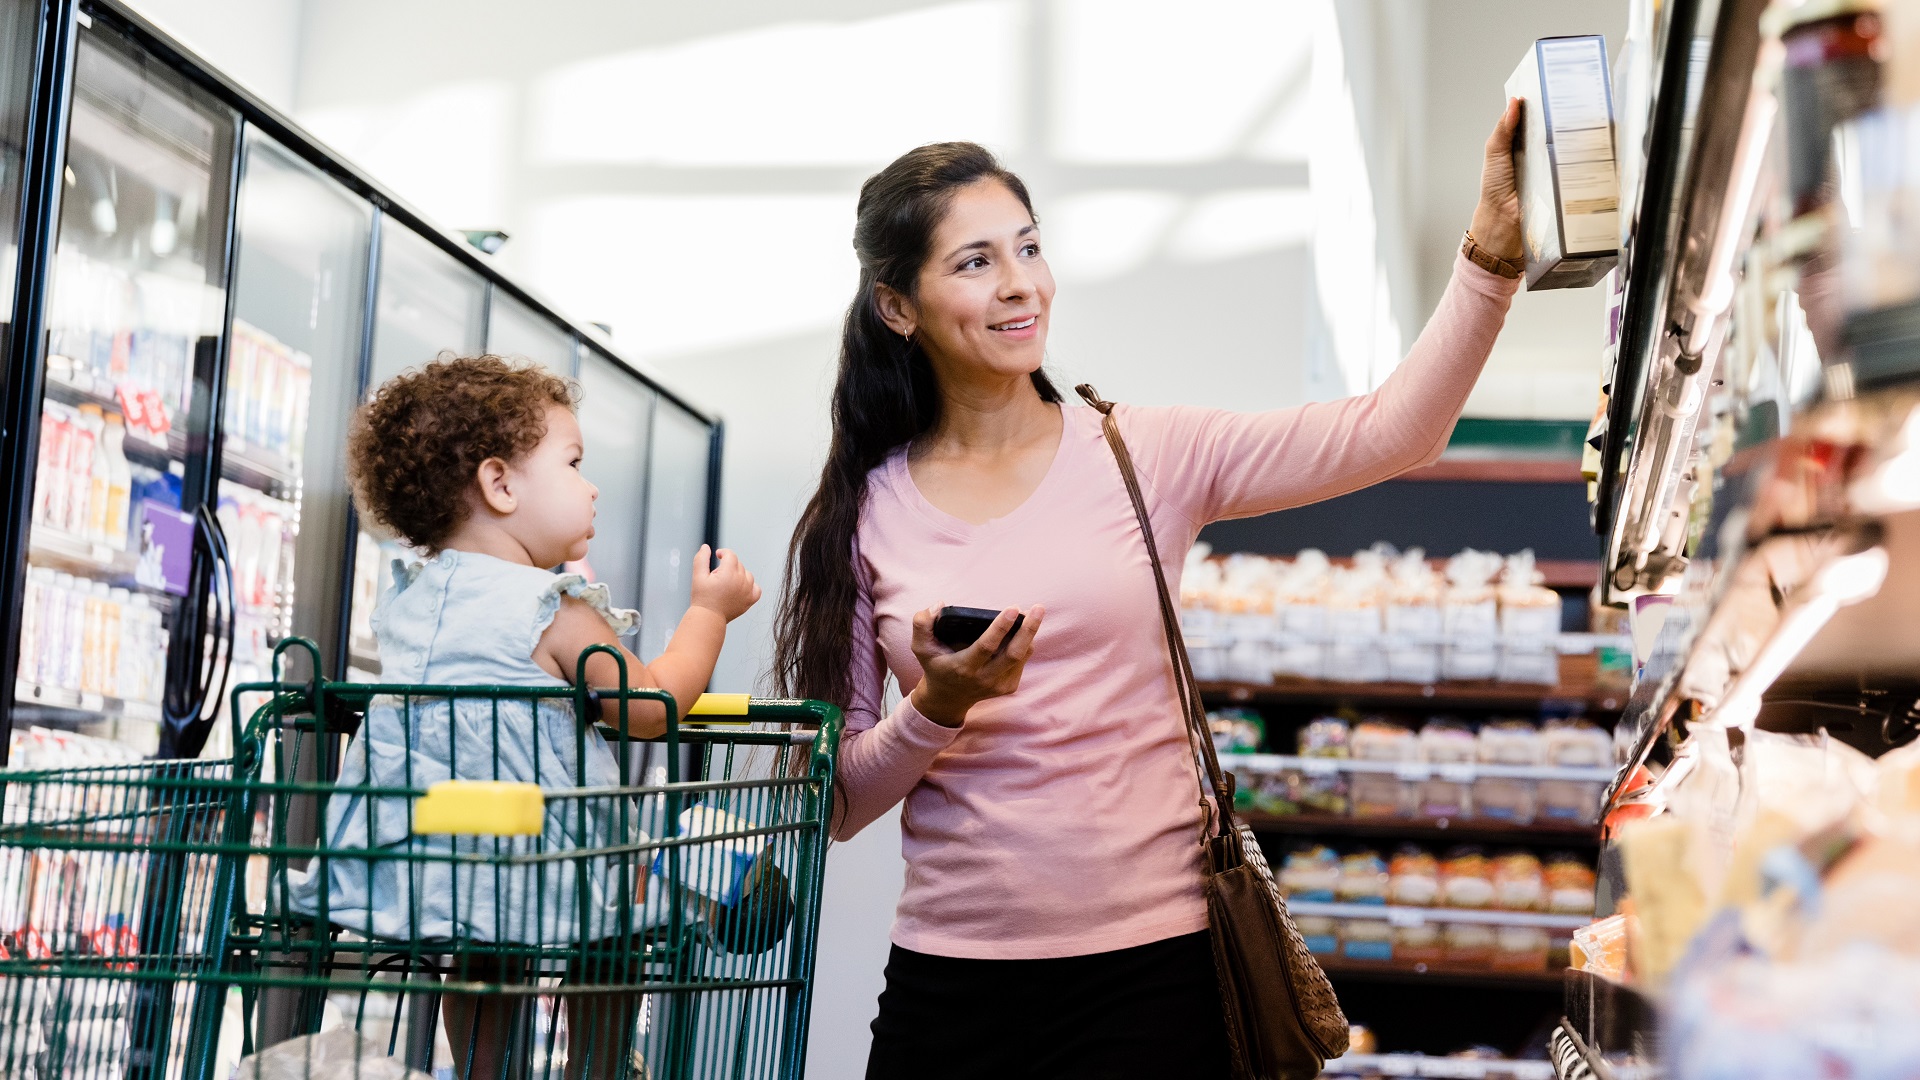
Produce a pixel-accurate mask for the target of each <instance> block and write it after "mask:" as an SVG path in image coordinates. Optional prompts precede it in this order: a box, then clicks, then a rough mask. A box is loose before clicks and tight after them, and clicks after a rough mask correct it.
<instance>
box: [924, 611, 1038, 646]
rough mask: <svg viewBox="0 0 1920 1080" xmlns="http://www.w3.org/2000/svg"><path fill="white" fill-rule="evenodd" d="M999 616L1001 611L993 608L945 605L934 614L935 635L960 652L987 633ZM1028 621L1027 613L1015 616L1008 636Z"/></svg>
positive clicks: (939, 640)
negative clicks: (937, 613)
mask: <svg viewBox="0 0 1920 1080" xmlns="http://www.w3.org/2000/svg"><path fill="white" fill-rule="evenodd" d="M999 617H1000V612H999V611H997V610H995V609H993V608H982V607H943V608H941V609H940V614H939V615H936V616H934V620H933V637H934V640H936V641H938V642H939V643H940V644H942V645H945V646H946V647H947V648H949V649H952V650H953V651H955V652H959V651H960V650H961V649H964V648H966V647H967V646H969V645H972V644H973V643H974V642H976V641H979V640H980V635H981V634H984V633H986V632H987V627H989V626H992V625H993V620H995V619H997V618H999ZM1026 621H1027V617H1026V616H1025V615H1016V616H1014V618H1013V629H1011V630H1008V631H1007V636H1008V637H1012V636H1013V635H1015V634H1017V633H1019V632H1020V624H1021V623H1023V622H1026Z"/></svg>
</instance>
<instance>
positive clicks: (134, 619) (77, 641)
mask: <svg viewBox="0 0 1920 1080" xmlns="http://www.w3.org/2000/svg"><path fill="white" fill-rule="evenodd" d="M20 621H21V627H22V634H23V637H22V642H21V648H20V656H19V667H18V670H17V675H18V678H19V679H20V681H21V682H24V683H28V684H30V685H33V686H38V687H46V688H51V689H54V690H64V691H68V692H70V693H75V694H100V695H103V696H105V697H113V698H119V699H122V700H125V701H135V702H143V703H149V704H154V703H158V702H159V700H160V695H161V690H162V689H163V687H164V685H165V678H166V672H165V662H166V651H167V640H166V631H165V628H164V627H163V626H162V622H161V616H160V612H158V611H157V610H155V609H154V608H153V607H152V606H151V605H149V603H148V601H147V597H145V596H144V595H139V594H134V593H130V592H129V591H128V590H126V589H116V588H111V587H109V586H108V585H106V584H105V583H103V582H94V581H87V580H86V579H84V578H76V577H74V576H73V575H71V574H64V573H56V572H54V571H52V570H50V569H47V568H45V567H34V568H32V569H30V570H29V571H28V572H27V581H26V587H25V589H24V590H23V595H22V598H21V613H20ZM29 628H31V630H32V633H31V634H27V633H26V631H27V630H28V629H29Z"/></svg>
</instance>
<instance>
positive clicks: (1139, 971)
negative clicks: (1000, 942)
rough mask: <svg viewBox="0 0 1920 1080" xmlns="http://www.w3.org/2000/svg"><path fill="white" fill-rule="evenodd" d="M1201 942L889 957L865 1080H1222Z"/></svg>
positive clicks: (1214, 993)
mask: <svg viewBox="0 0 1920 1080" xmlns="http://www.w3.org/2000/svg"><path fill="white" fill-rule="evenodd" d="M1229 1072H1230V1068H1229V1064H1228V1058H1227V1035H1226V1026H1225V1024H1224V1023H1223V1022H1222V1020H1221V1014H1220V992H1219V989H1218V987H1217V984H1216V983H1215V982H1214V975H1213V947H1212V945H1211V943H1210V942H1209V941H1208V938H1207V934H1206V933H1205V932H1204V931H1203V932H1201V933H1198V934H1188V935H1186V936H1184V937H1177V938H1168V939H1167V940H1165V941H1156V942H1152V943H1150V944H1147V945H1138V946H1135V947H1134V948H1131V949H1120V950H1117V951H1115V952H1105V953H1094V954H1092V955H1090V956H1066V957H1060V958H1058V959H1047V960H963V959H956V958H954V957H947V956H928V955H927V954H925V953H917V952H912V951H910V950H907V949H902V948H900V947H899V946H897V945H896V946H894V948H893V952H892V954H891V955H890V956H889V957H888V959H887V988H886V990H885V991H883V992H882V993H881V995H880V1015H879V1016H878V1017H876V1018H875V1019H874V1021H873V1049H872V1051H871V1052H870V1054H869V1056H868V1058H867V1080H909V1078H911V1080H941V1078H944V1077H954V1078H956V1080H958V1078H962V1077H964V1078H966V1080H976V1078H981V1077H992V1078H994V1080H1017V1078H1020V1077H1034V1078H1036V1080H1038V1078H1041V1077H1045V1078H1047V1080H1134V1078H1136V1077H1137V1078H1139V1080H1148V1078H1152V1080H1226V1078H1227V1077H1228V1075H1229Z"/></svg>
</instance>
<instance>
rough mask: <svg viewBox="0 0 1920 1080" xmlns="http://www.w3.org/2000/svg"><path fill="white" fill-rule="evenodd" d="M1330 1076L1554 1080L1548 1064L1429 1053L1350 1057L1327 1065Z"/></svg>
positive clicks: (1468, 1079) (1465, 1079)
mask: <svg viewBox="0 0 1920 1080" xmlns="http://www.w3.org/2000/svg"><path fill="white" fill-rule="evenodd" d="M1323 1071H1324V1072H1326V1073H1333V1074H1335V1075H1338V1074H1341V1073H1343V1072H1354V1073H1360V1074H1361V1075H1363V1076H1429V1077H1451V1078H1454V1080H1553V1064H1552V1063H1551V1062H1547V1061H1502V1060H1496V1061H1488V1060H1484V1059H1478V1060H1476V1059H1474V1058H1448V1057H1434V1056H1432V1055H1429V1054H1348V1055H1347V1056H1346V1057H1342V1058H1335V1059H1334V1060H1332V1061H1329V1062H1327V1064H1326V1068H1325V1069H1324V1070H1323Z"/></svg>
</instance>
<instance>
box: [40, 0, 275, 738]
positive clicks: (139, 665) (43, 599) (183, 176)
mask: <svg viewBox="0 0 1920 1080" xmlns="http://www.w3.org/2000/svg"><path fill="white" fill-rule="evenodd" d="M74 84H75V89H74V92H73V105H72V126H71V132H70V136H69V142H68V147H67V168H66V172H65V175H64V177H63V178H62V179H63V182H64V183H65V185H66V188H65V192H64V197H63V198H62V200H61V208H60V222H59V232H58V239H57V240H56V245H55V252H54V260H53V262H54V265H53V277H52V281H51V283H50V289H49V298H48V310H47V357H46V393H45V397H44V399H43V401H42V404H41V410H42V412H41V417H40V440H39V446H38V448H37V453H38V459H37V462H36V468H35V475H34V485H33V503H32V509H31V514H32V521H33V524H32V531H31V536H30V540H29V548H28V555H27V560H28V573H27V581H26V588H25V597H24V604H23V605H22V611H21V614H20V619H21V633H20V640H21V648H20V662H19V668H18V670H17V672H16V676H15V684H14V708H13V714H12V715H13V730H14V731H15V732H22V731H25V730H27V728H28V727H29V725H35V724H38V725H47V726H55V727H62V728H66V729H68V730H73V731H79V732H81V733H84V734H90V735H96V736H101V737H104V738H106V739H110V740H114V741H117V742H119V743H122V744H125V745H127V746H130V747H132V748H133V749H135V750H137V751H141V752H153V751H154V750H155V749H156V748H157V747H158V746H159V740H160V718H161V703H162V701H163V697H164V695H165V693H166V688H167V684H168V682H169V680H172V681H173V682H174V683H175V684H176V687H175V689H176V691H179V688H180V686H183V685H184V684H185V683H186V682H189V681H191V675H192V674H193V673H194V672H195V670H196V669H198V668H200V667H201V666H203V664H204V663H205V661H201V660H198V659H196V658H195V657H193V656H191V655H182V654H183V653H185V652H186V650H189V649H192V648H195V647H204V643H203V642H201V641H198V640H196V639H197V638H198V634H197V633H195V632H194V631H193V629H192V628H191V626H190V623H191V621H192V620H187V622H181V619H182V617H184V616H185V615H187V614H189V613H191V612H192V611H194V610H196V607H197V598H190V597H189V593H190V592H192V591H196V588H197V586H198V585H199V584H200V580H199V579H197V578H196V576H195V575H196V573H203V572H204V571H203V570H201V571H197V570H196V563H195V559H194V549H195V543H196V541H195V524H194V523H195V511H196V507H198V506H199V505H201V504H202V503H204V502H207V501H211V499H210V493H209V492H206V491H204V490H198V489H199V488H201V487H203V486H204V483H205V480H204V476H205V473H204V469H205V467H206V458H205V454H206V451H207V431H208V427H209V420H210V419H211V417H210V415H209V412H210V410H209V408H208V402H209V400H210V399H209V394H208V389H209V387H208V380H209V378H210V377H211V373H212V372H213V370H214V359H215V357H216V356H217V354H218V346H219V339H220V334H221V330H222V323H223V322H224V319H225V309H226V294H225V289H224V283H225V281H226V271H227V268H226V265H225V259H226V240H227V227H228V220H227V215H228V213H229V209H228V208H229V204H230V194H231V192H230V189H229V185H230V177H231V174H232V160H233V153H234V138H235V131H236V129H237V126H238V124H237V120H236V119H235V117H234V116H233V114H232V113H231V111H230V110H228V109H226V108H225V107H224V106H222V105H220V104H219V103H217V102H215V101H214V100H213V99H212V98H211V97H210V96H208V95H206V94H205V93H204V92H203V91H201V90H199V88H197V87H195V86H192V85H191V84H189V83H187V82H186V80H184V79H183V78H181V77H180V76H178V75H177V74H175V73H174V72H173V71H172V70H171V69H170V68H167V67H166V66H165V65H162V64H159V63H157V62H153V61H152V60H151V58H149V57H146V56H145V55H143V54H142V53H140V52H139V51H138V49H137V48H136V47H135V46H133V45H132V44H131V43H129V42H127V41H125V40H124V39H122V38H121V37H120V36H119V35H118V34H117V33H116V32H114V31H112V30H108V29H96V30H91V31H85V32H82V33H81V35H80V39H79V41H78V44H77V48H76V56H75V75H74ZM200 565H204V564H200ZM186 696H187V697H189V698H191V697H192V696H193V695H192V694H190V693H189V694H187V695H186ZM176 700H178V699H176ZM194 704H196V703H194V702H192V701H187V702H186V703H185V704H184V705H183V706H182V708H183V709H187V710H190V709H191V708H192V707H193V705H194Z"/></svg>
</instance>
